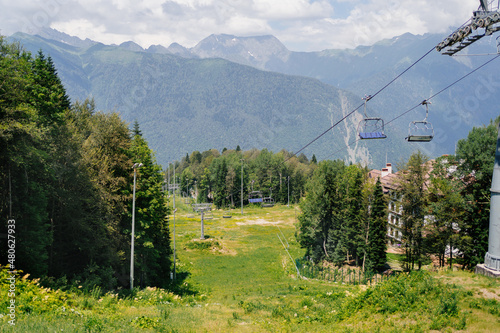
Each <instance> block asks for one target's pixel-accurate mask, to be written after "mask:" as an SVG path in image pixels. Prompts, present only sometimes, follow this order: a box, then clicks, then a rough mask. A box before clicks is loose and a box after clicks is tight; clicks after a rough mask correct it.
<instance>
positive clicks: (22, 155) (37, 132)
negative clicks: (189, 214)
mask: <svg viewBox="0 0 500 333" xmlns="http://www.w3.org/2000/svg"><path fill="white" fill-rule="evenodd" d="M0 78H1V79H2V85H0V96H1V99H0V146H1V147H2V150H1V151H0V184H2V186H0V216H2V224H1V226H2V228H1V230H0V231H1V232H2V233H3V232H4V231H5V228H6V221H7V219H14V220H15V221H16V235H15V236H16V241H17V242H16V243H17V244H19V246H18V247H17V248H16V264H17V265H16V266H17V267H16V268H23V269H26V270H29V273H30V274H32V275H33V276H35V277H45V276H51V277H53V278H54V279H60V278H63V277H64V278H68V279H69V280H71V281H79V282H81V283H82V284H83V285H84V286H85V288H88V289H91V288H93V287H94V286H95V285H100V286H102V287H104V288H106V289H112V288H116V287H117V286H118V284H122V285H123V284H124V283H125V282H124V280H125V279H124V275H125V274H126V269H127V266H128V265H127V261H126V260H125V259H126V258H125V255H126V253H127V250H128V249H129V248H130V238H127V231H128V230H129V225H130V222H129V221H130V218H129V217H130V208H129V205H128V203H129V202H130V199H131V194H130V193H131V191H130V183H131V179H132V177H131V176H132V174H131V168H130V166H131V165H132V160H131V158H132V157H134V158H135V157H138V156H141V157H149V159H148V161H145V162H144V164H146V168H145V170H147V172H146V173H147V181H145V182H144V183H141V184H140V186H141V189H140V190H141V192H140V193H139V197H140V199H139V200H140V204H141V205H139V206H138V207H139V209H140V211H139V214H141V217H144V218H143V223H144V230H146V229H147V232H144V233H143V234H142V235H141V232H142V231H143V230H139V235H140V236H142V239H141V241H140V242H139V244H141V245H142V248H144V249H147V250H145V251H146V252H147V251H149V253H148V255H145V253H140V255H142V256H143V258H144V260H145V259H146V258H147V259H148V260H147V263H145V264H144V265H143V266H147V265H149V266H150V267H149V269H150V270H151V271H152V272H153V273H151V274H149V275H148V277H149V282H148V283H152V284H158V285H159V284H161V283H164V280H166V279H167V276H168V272H169V271H170V268H169V266H170V262H169V256H170V253H171V251H170V244H169V241H170V239H169V237H168V220H167V215H168V209H167V207H166V200H165V199H164V197H163V193H162V192H161V184H162V181H163V176H162V175H161V169H160V167H159V166H157V165H155V163H154V161H153V159H152V158H151V157H150V156H151V155H152V152H151V151H150V150H148V149H149V148H147V144H145V143H144V142H141V143H140V144H138V145H133V144H134V143H135V142H136V141H137V140H136V141H132V140H131V138H130V133H129V129H128V125H127V124H125V123H124V122H123V120H122V119H121V118H120V117H119V116H118V114H116V113H109V114H104V113H102V112H97V111H96V110H95V103H94V101H92V100H86V101H84V102H82V103H80V102H76V103H74V105H72V106H71V105H70V101H69V98H68V96H67V95H66V91H65V88H64V87H63V86H62V84H61V80H60V79H59V77H58V76H57V71H56V69H55V66H54V63H53V62H52V59H51V57H50V56H49V57H46V56H45V55H44V54H43V53H42V52H41V51H40V52H38V54H37V56H36V57H34V58H33V57H32V56H31V55H30V54H29V53H27V52H24V51H23V49H22V48H21V47H20V46H19V45H18V44H8V43H6V42H5V41H4V39H3V37H0ZM136 127H137V128H136V130H137V131H139V129H138V125H137V126H136ZM139 132H140V131H139ZM138 137H139V136H138ZM138 140H139V139H138ZM137 146H141V147H142V148H140V149H136V147H137ZM139 152H140V153H142V155H141V154H139ZM129 237H130V236H129ZM0 245H1V247H2V248H7V246H6V244H5V242H4V240H3V239H0ZM155 247H156V248H155ZM151 248H154V249H151ZM6 254H7V252H6V251H1V252H0V260H1V262H4V263H5V262H6V261H7V260H6V259H7V258H6ZM152 257H154V258H152ZM160 258H161V259H160ZM155 274H156V275H155ZM125 276H126V275H125ZM159 276H161V278H160V277H159ZM44 280H45V281H50V279H44Z"/></svg>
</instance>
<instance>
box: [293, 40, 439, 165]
mask: <svg viewBox="0 0 500 333" xmlns="http://www.w3.org/2000/svg"><path fill="white" fill-rule="evenodd" d="M434 49H435V47H432V48H431V49H430V50H429V51H427V52H426V53H425V54H424V55H423V56H421V57H420V58H419V59H418V60H417V61H415V62H414V63H413V64H411V65H410V66H409V67H408V68H406V69H405V70H404V71H403V72H401V73H400V74H399V75H397V76H396V77H395V78H394V79H392V80H391V81H390V82H389V83H387V84H386V85H385V86H383V87H382V88H381V89H379V90H378V91H377V92H376V93H375V94H373V95H371V96H370V99H373V98H374V97H375V96H377V95H378V94H380V93H381V92H382V91H383V90H385V89H386V88H387V87H389V86H390V85H391V84H393V83H394V81H396V80H397V79H399V78H400V77H401V76H402V75H404V74H405V73H406V72H407V71H409V70H410V69H411V68H413V67H414V66H415V65H416V64H417V63H419V62H420V61H421V60H422V59H424V58H425V57H426V56H428V55H429V54H430V53H431V52H432V51H434ZM363 105H365V102H363V103H362V104H360V105H359V106H358V107H357V108H355V109H354V110H352V111H351V112H349V113H348V114H347V115H345V116H344V117H342V119H340V120H339V121H337V122H336V123H335V124H333V125H332V126H330V127H329V128H328V129H327V130H325V131H324V132H323V133H321V134H320V135H318V136H317V137H316V138H314V139H313V140H312V141H310V142H309V143H308V144H306V145H305V146H304V147H302V148H301V149H299V150H298V151H297V152H295V153H293V154H292V155H291V156H290V157H288V158H287V159H286V160H285V161H284V162H287V161H288V160H290V159H291V158H292V157H294V156H297V154H299V153H300V152H302V151H303V150H304V149H306V148H307V147H309V146H310V145H311V144H313V143H314V142H316V141H317V140H318V139H319V138H321V137H322V136H324V135H325V134H326V133H328V132H329V131H330V130H332V129H333V128H335V127H336V126H337V125H338V124H340V123H341V122H342V121H344V120H346V119H347V118H348V117H350V116H351V115H352V114H353V113H354V112H356V111H357V110H359V109H360V108H361V107H362V106H363Z"/></svg>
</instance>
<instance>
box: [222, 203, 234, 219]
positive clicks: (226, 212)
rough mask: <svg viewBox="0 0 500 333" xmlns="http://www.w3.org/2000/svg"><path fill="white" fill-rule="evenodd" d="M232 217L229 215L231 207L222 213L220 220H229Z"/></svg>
mask: <svg viewBox="0 0 500 333" xmlns="http://www.w3.org/2000/svg"><path fill="white" fill-rule="evenodd" d="M231 217H232V215H231V207H230V206H229V207H227V210H225V211H224V212H223V213H222V218H224V219H230V218H231Z"/></svg>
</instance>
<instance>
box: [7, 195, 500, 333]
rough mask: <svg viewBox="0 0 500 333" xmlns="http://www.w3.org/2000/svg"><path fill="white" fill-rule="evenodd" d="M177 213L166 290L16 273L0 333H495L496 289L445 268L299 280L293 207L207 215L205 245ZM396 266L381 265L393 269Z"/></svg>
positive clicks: (498, 314) (193, 224)
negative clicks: (42, 279)
mask: <svg viewBox="0 0 500 333" xmlns="http://www.w3.org/2000/svg"><path fill="white" fill-rule="evenodd" d="M177 208H178V212H177V214H176V247H177V251H176V253H177V263H176V269H177V274H176V277H177V280H176V283H175V284H173V285H172V288H170V291H167V290H163V289H157V288H145V289H135V290H134V291H133V292H129V291H126V290H121V291H115V292H103V291H102V290H100V289H99V288H94V289H92V290H82V289H81V288H79V286H76V285H73V286H68V287H66V288H62V289H52V288H46V287H42V286H41V285H40V283H39V281H37V280H32V279H30V277H29V276H27V275H26V274H24V275H23V273H21V274H20V275H19V276H18V281H17V284H16V289H17V293H18V294H17V297H16V306H17V307H16V325H15V326H11V325H9V323H8V320H9V317H8V316H7V306H8V298H7V290H6V288H4V286H6V285H7V284H6V282H5V281H2V290H1V293H0V296H1V299H0V306H1V308H0V323H1V326H0V332H433V331H434V332H500V282H499V281H498V280H495V279H491V278H487V277H484V276H480V275H476V274H473V273H470V272H463V271H460V270H455V271H451V270H448V269H446V270H435V269H426V270H424V271H422V272H414V273H412V274H406V273H402V274H399V275H397V276H394V277H391V278H389V279H386V280H384V281H383V282H379V283H377V284H374V285H371V286H366V285H363V284H361V285H359V284H357V285H351V284H343V283H339V282H332V281H324V280H319V279H301V278H298V277H297V273H296V270H295V266H294V264H293V262H292V260H291V259H290V256H291V257H292V258H293V259H295V258H301V257H302V256H303V255H304V251H303V250H302V249H300V247H299V246H298V244H297V242H296V241H295V237H294V232H295V227H294V224H295V221H296V214H297V213H298V211H297V210H296V208H295V207H286V206H280V205H278V206H275V207H272V208H261V207H245V208H244V214H243V215H241V212H240V209H236V210H233V211H232V217H231V218H223V217H222V216H223V215H224V214H223V213H224V212H223V211H215V212H214V214H213V215H214V218H213V219H209V220H206V221H205V236H206V237H207V238H208V239H206V240H204V241H201V240H200V234H201V224H200V216H199V215H195V214H194V213H192V212H191V211H190V210H189V206H188V205H187V204H185V203H184V202H183V201H181V200H179V201H178V205H177ZM172 222H173V221H172V219H171V223H172ZM278 236H279V237H278ZM285 247H287V248H288V249H289V254H290V255H289V254H288V253H287V251H286V250H285ZM399 260H400V256H399V255H397V254H390V256H389V258H388V262H389V263H390V265H391V266H393V267H394V268H395V269H397V267H398V265H399V262H398V261H399ZM5 277H6V275H5V274H3V275H2V279H3V280H4V279H5Z"/></svg>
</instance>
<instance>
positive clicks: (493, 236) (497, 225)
mask: <svg viewBox="0 0 500 333" xmlns="http://www.w3.org/2000/svg"><path fill="white" fill-rule="evenodd" d="M479 4H480V5H479V8H478V10H477V11H475V12H473V15H472V17H471V19H470V20H469V22H468V24H464V25H463V26H461V27H460V28H458V29H457V30H455V31H454V32H453V33H452V34H450V35H449V36H448V37H446V38H445V39H444V40H443V41H442V42H441V43H439V44H438V45H437V46H436V50H437V51H439V52H441V53H442V54H445V55H450V56H452V55H454V54H455V53H457V52H459V51H461V50H463V49H464V48H466V47H467V46H469V45H471V44H472V43H474V42H476V41H478V40H479V39H481V38H483V37H485V36H491V35H492V34H493V33H494V32H496V31H498V30H500V12H499V5H500V0H493V1H491V0H479ZM497 52H498V50H497ZM476 273H481V274H483V275H488V276H493V277H500V124H499V126H498V139H497V148H496V152H495V166H494V168H493V177H492V180H491V202H490V225H489V234H488V252H486V255H485V257H484V264H479V265H477V266H476Z"/></svg>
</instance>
